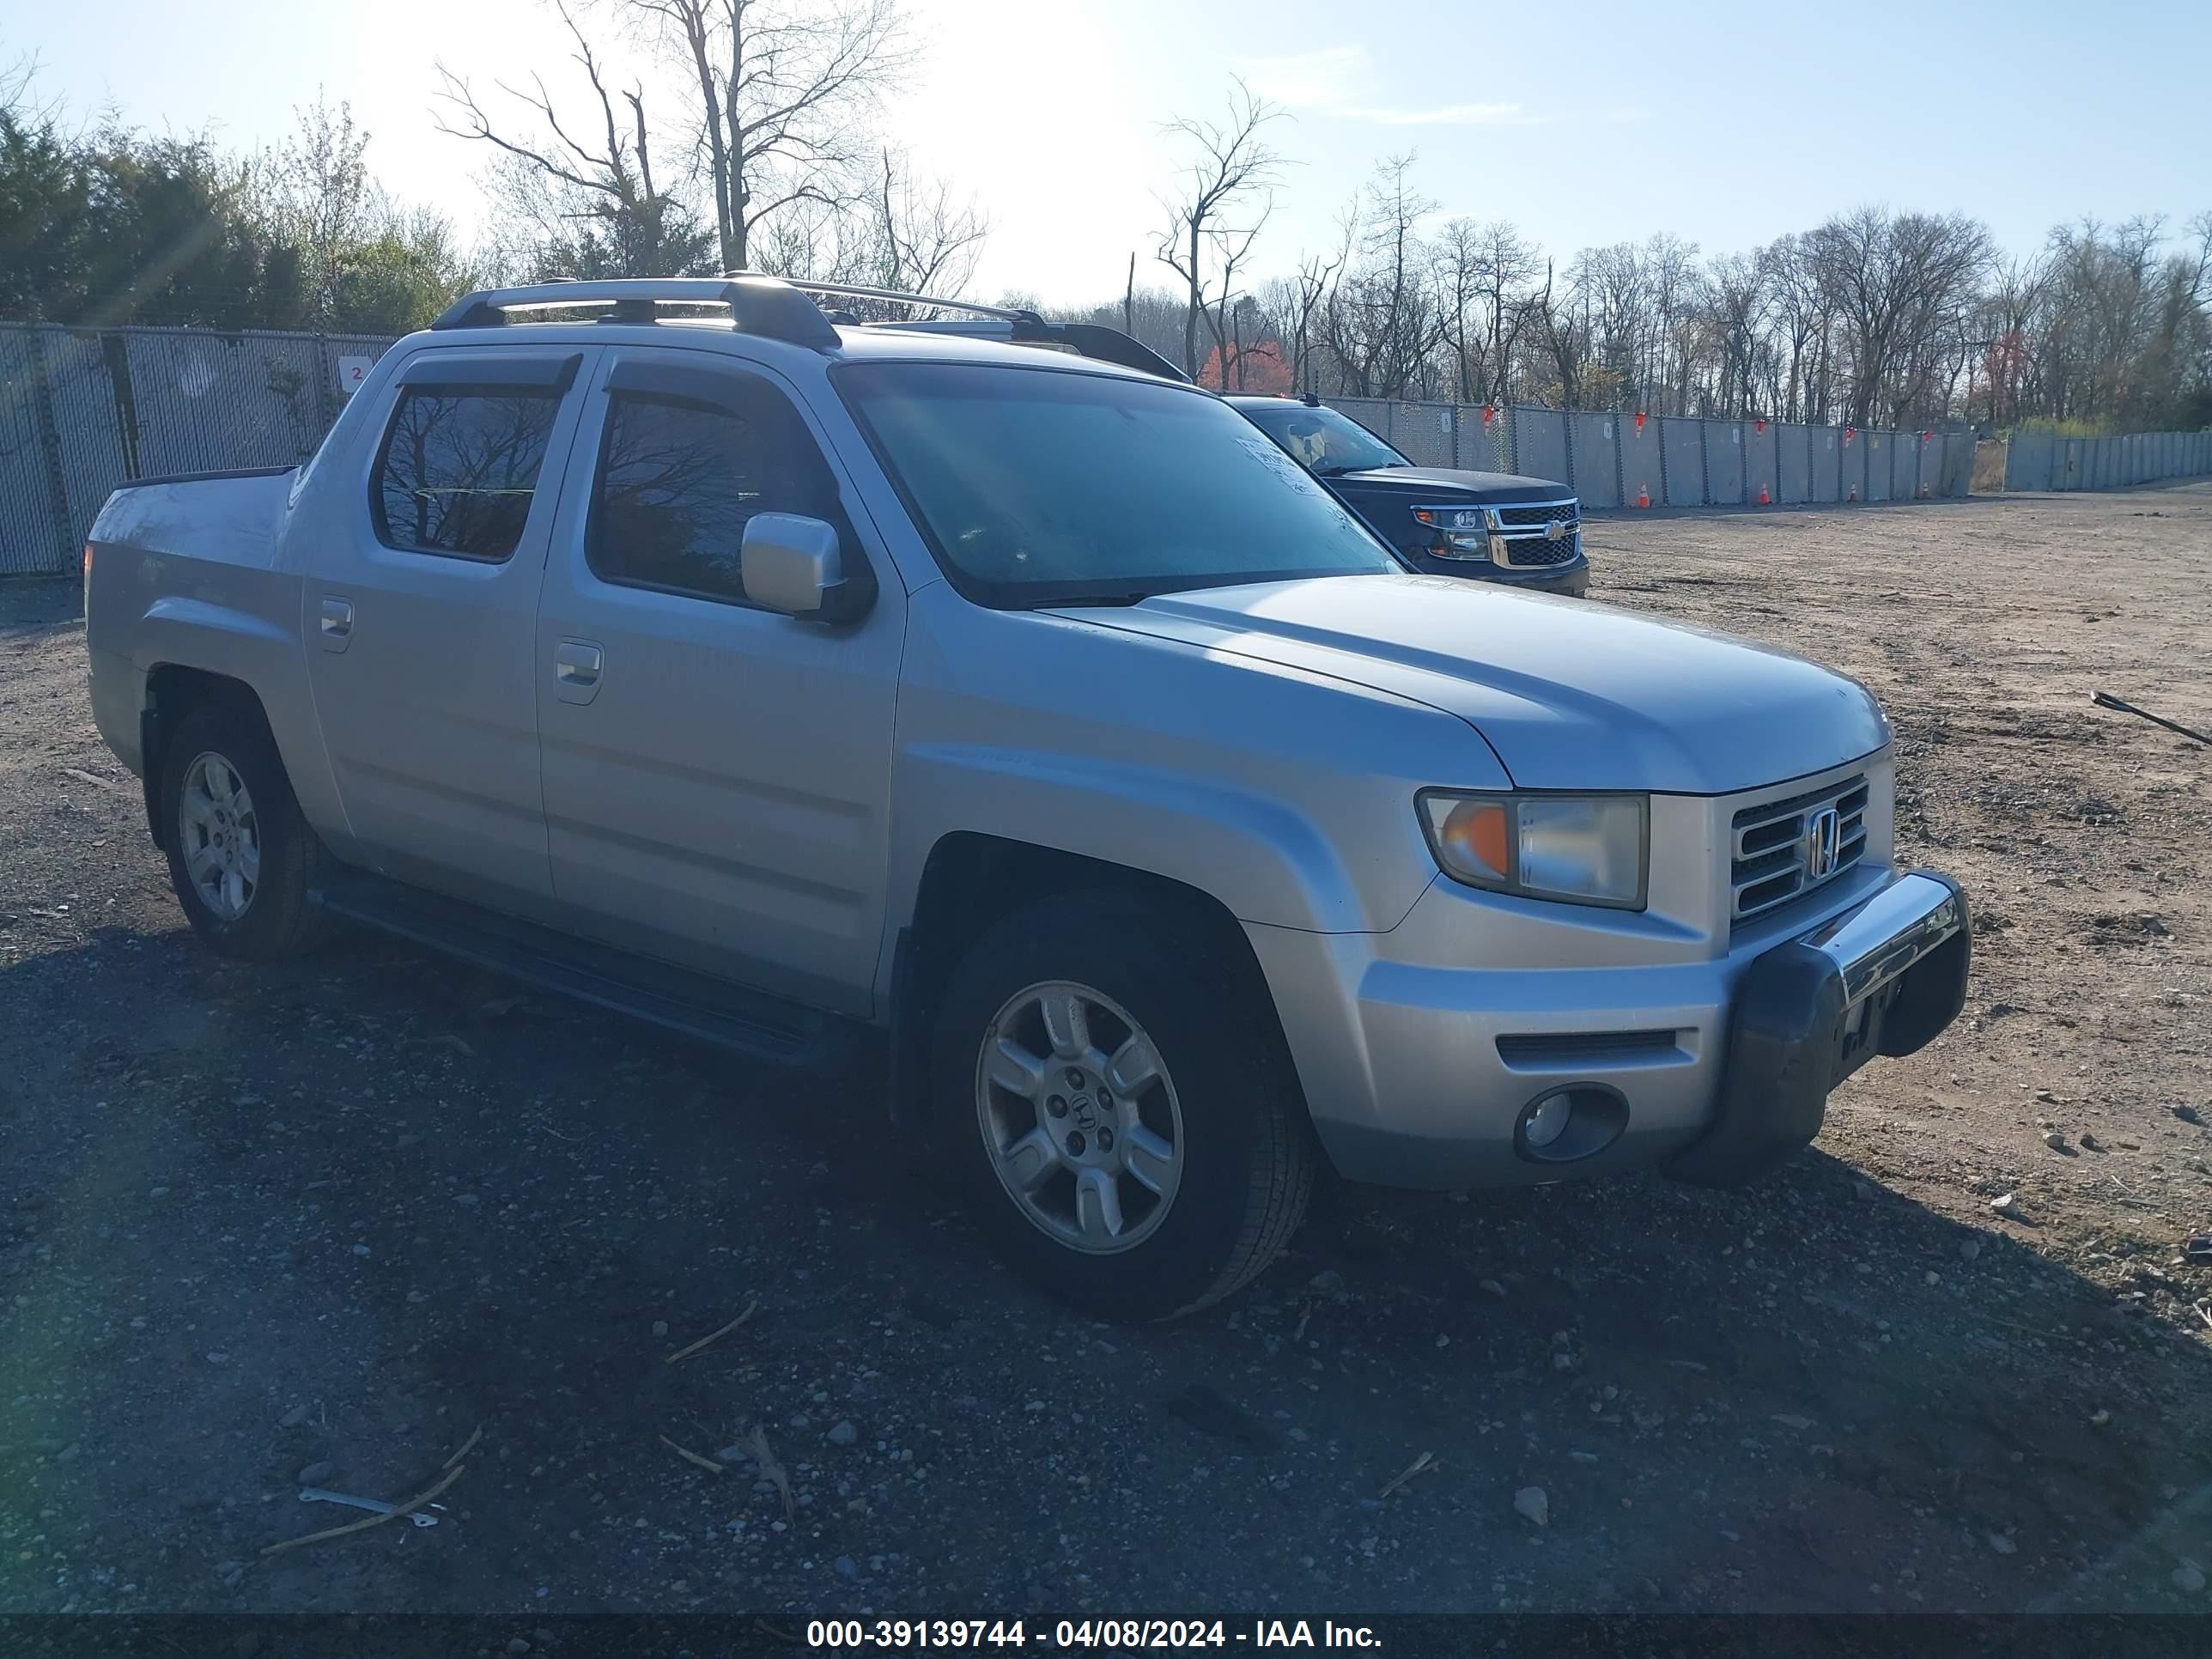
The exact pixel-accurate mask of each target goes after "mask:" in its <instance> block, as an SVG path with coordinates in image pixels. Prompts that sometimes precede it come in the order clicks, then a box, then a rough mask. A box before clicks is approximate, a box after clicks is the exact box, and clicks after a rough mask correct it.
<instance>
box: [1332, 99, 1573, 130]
mask: <svg viewBox="0 0 2212 1659" xmlns="http://www.w3.org/2000/svg"><path fill="white" fill-rule="evenodd" d="M1329 113H1330V114H1331V115H1339V116H1343V117H1345V118H1346V119H1349V120H1354V121H1376V122H1379V123H1380V124H1382V125H1383V126H1386V127H1526V126H1534V125H1535V124H1536V123H1537V122H1538V121H1539V120H1540V119H1542V118H1541V117H1540V116H1535V115H1531V114H1530V113H1529V112H1528V111H1527V110H1525V109H1523V108H1522V106H1520V105H1518V104H1446V105H1443V106H1441V107H1439V108H1437V109H1333V110H1331V111H1329Z"/></svg>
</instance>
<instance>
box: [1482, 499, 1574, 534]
mask: <svg viewBox="0 0 2212 1659" xmlns="http://www.w3.org/2000/svg"><path fill="white" fill-rule="evenodd" d="M1490 510H1491V511H1492V513H1496V514H1497V515H1498V523H1499V524H1500V525H1501V526H1504V528H1506V529H1508V530H1517V529H1521V528H1523V527H1525V526H1534V527H1535V528H1536V529H1538V530H1541V529H1542V528H1543V527H1544V526H1546V525H1547V524H1549V523H1551V522H1552V520H1554V519H1559V520H1564V521H1565V522H1566V523H1568V524H1572V523H1573V522H1574V521H1575V520H1576V519H1577V517H1579V516H1580V515H1579V514H1578V513H1576V511H1575V504H1574V503H1573V502H1572V501H1538V502H1536V503H1534V505H1533V506H1528V507H1492V508H1491V509H1490Z"/></svg>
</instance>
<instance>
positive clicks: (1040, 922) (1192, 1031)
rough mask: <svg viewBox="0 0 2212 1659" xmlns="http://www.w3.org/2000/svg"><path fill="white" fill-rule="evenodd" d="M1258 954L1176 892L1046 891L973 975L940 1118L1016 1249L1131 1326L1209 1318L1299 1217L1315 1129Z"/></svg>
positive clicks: (1003, 1243)
mask: <svg viewBox="0 0 2212 1659" xmlns="http://www.w3.org/2000/svg"><path fill="white" fill-rule="evenodd" d="M1245 968H1246V964H1242V963H1237V962H1236V961H1235V960H1234V959H1233V958H1232V957H1230V955H1229V953H1228V951H1226V950H1225V948H1224V947H1223V945H1222V944H1221V942H1219V941H1218V940H1217V939H1213V938H1212V937H1211V936H1210V934H1209V933H1208V932H1207V930H1206V929H1204V928H1203V927H1198V926H1195V925H1194V923H1193V921H1192V920H1191V919H1190V918H1188V916H1187V915H1183V914H1182V913H1181V912H1179V911H1178V910H1177V909H1176V908H1174V907H1172V906H1169V905H1165V904H1161V903H1158V902H1152V901H1151V900H1148V899H1134V900H1133V899H1130V898H1127V897H1125V896H1118V895H1108V894H1103V893H1097V894H1074V895H1067V896H1058V897H1054V898H1050V899H1046V900H1043V901H1041V902H1037V903H1035V904H1032V905H1030V906H1028V907H1027V908H1024V909H1023V910H1021V911H1019V912H1018V913H1016V914H1015V915H1011V916H1008V917H1006V919H1004V920H1003V921H1000V922H999V923H998V924H997V925H996V926H995V927H992V928H991V929H990V930H989V931H988V932H987V933H985V934H984V936H983V937H982V938H981V939H978V940H977V941H976V942H975V945H973V946H972V947H971V948H970V949H969V951H968V952H967V954H966V955H965V956H964V957H963V959H962V960H961V962H960V963H959V965H958V966H957V968H956V969H954V971H953V974H952V976H951V980H950V981H949V982H948V983H947V985H946V987H945V995H944V997H943V1000H942V1001H941V1002H940V1005H939V1016H938V1020H937V1028H936V1033H935V1039H934V1054H933V1063H934V1070H935V1073H936V1078H935V1081H936V1109H937V1113H938V1121H939V1124H940V1126H941V1127H942V1129H943V1131H944V1133H945V1135H946V1136H947V1138H948V1139H949V1142H950V1146H951V1152H952V1156H953V1158H954V1161H955V1163H956V1164H957V1166H958V1167H959V1168H960V1169H961V1170H962V1171H963V1176H964V1177H965V1180H966V1182H967V1185H968V1187H969V1189H970V1191H971V1193H972V1194H974V1196H975V1200H976V1201H977V1203H978V1206H979V1209H980V1213H981V1219H982V1221H983V1224H984V1225H985V1227H986V1229H987V1231H988V1232H989V1233H990V1235H991V1237H992V1239H993V1241H994V1243H995V1244H996V1246H997V1247H998V1249H1000V1253H1001V1254H1002V1255H1005V1256H1006V1258H1007V1260H1008V1261H1010V1262H1011V1263H1012V1265H1013V1266H1014V1267H1016V1268H1017V1269H1018V1270H1019V1271H1020V1272H1021V1273H1024V1275H1025V1276H1026V1277H1028V1278H1029V1279H1031V1280H1033V1281H1034V1282H1036V1283H1037V1284H1038V1285H1041V1286H1042V1287H1043V1288H1044V1289H1046V1290H1048V1291H1051V1292H1052V1293H1053V1294H1054V1295H1056V1296H1058V1297H1061V1298H1062V1299H1063V1300H1066V1301H1067V1302H1070V1303H1073V1304H1075V1305H1077V1306H1079V1307H1081V1308H1083V1309H1085V1310H1088V1311H1091V1312H1094V1313H1100V1314H1104V1315H1107V1316H1111V1317H1115V1318H1124V1319H1151V1318H1159V1317H1163V1316H1168V1315H1171V1314H1175V1313H1180V1312H1188V1311H1189V1310H1194V1309H1196V1308H1200V1307H1203V1306H1204V1305H1206V1304H1207V1303H1210V1302H1213V1301H1217V1300H1218V1299H1219V1298H1221V1297H1225V1296H1227V1295H1229V1294H1230V1293H1231V1292H1232V1291H1236V1290H1237V1289H1238V1288H1239V1287H1240V1286H1242V1285H1244V1284H1245V1283H1246V1282H1247V1281H1249V1279H1252V1278H1253V1277H1254V1276H1255V1275H1256V1274H1257V1273H1259V1272H1260V1271H1261V1269H1262V1268H1263V1267H1266V1266H1267V1263H1268V1261H1270V1260H1272V1259H1273V1256H1274V1255H1276V1253H1277V1252H1278V1251H1279V1250H1280V1249H1281V1248H1282V1246H1283V1245H1284V1243H1286V1242H1287V1241H1288V1239H1289V1238H1290V1237H1291V1234H1292V1233H1293V1232H1294V1231H1296V1230H1297V1225H1298V1222H1299V1219H1300V1218H1302V1217H1303V1215H1304V1211H1305V1205H1306V1200H1307V1196H1308V1194H1309V1193H1310V1190H1311V1187H1312V1182H1313V1165H1314V1151H1313V1147H1312V1142H1311V1132H1310V1129H1309V1127H1308V1126H1307V1125H1306V1123H1305V1121H1304V1104H1303V1103H1302V1101H1301V1100H1300V1099H1299V1097H1298V1096H1297V1086H1296V1084H1295V1082H1294V1081H1293V1079H1292V1078H1291V1074H1290V1070H1289V1066H1288V1065H1287V1063H1286V1057H1285V1055H1284V1054H1282V1052H1281V1046H1282V1045H1281V1041H1280V1037H1279V1034H1278V1033H1277V1031H1276V1030H1275V1028H1274V1023H1273V1018H1272V1016H1271V1014H1270V1012H1269V1011H1268V1010H1267V1007H1266V1006H1265V1004H1264V1002H1263V1001H1262V1000H1261V993H1259V992H1258V991H1257V990H1256V988H1249V989H1248V988H1247V987H1248V985H1249V981H1250V979H1251V978H1252V975H1250V974H1249V971H1240V970H1242V969H1245Z"/></svg>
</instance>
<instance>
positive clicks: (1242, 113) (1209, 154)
mask: <svg viewBox="0 0 2212 1659" xmlns="http://www.w3.org/2000/svg"><path fill="white" fill-rule="evenodd" d="M1232 84H1233V86H1234V88H1235V90H1233V91H1232V92H1231V94H1230V95H1229V116H1228V119H1227V120H1225V121H1221V122H1214V121H1207V120H1203V119H1200V118H1197V117H1194V116H1182V117H1180V118H1177V119H1176V120H1174V121H1171V122H1170V123H1169V124H1168V125H1167V127H1166V131H1167V132H1168V133H1169V134H1170V135H1171V136H1174V137H1181V138H1183V139H1187V140H1188V141H1189V143H1190V144H1191V145H1192V146H1193V147H1194V149H1195V150H1196V152H1197V153H1196V155H1194V157H1193V159H1192V161H1191V162H1190V165H1189V167H1188V168H1187V169H1186V171H1185V173H1184V181H1183V187H1182V191H1181V193H1180V194H1179V195H1177V196H1176V197H1175V198H1174V199H1172V200H1163V201H1162V203H1161V206H1163V207H1164V208H1165V209H1166V210H1167V214H1168V228H1167V229H1166V231H1165V232H1164V233H1163V234H1162V235H1161V237H1160V242H1159V247H1158V258H1159V261H1160V263H1161V264H1164V265H1166V266H1167V267H1168V268H1169V269H1170V270H1173V271H1174V272H1175V273H1176V276H1179V277H1181V278H1182V283H1183V289H1184V295H1185V300H1184V308H1183V324H1182V360H1183V373H1185V374H1188V375H1190V376H1191V377H1192V378H1193V379H1194V380H1195V379H1196V378H1197V376H1198V325H1199V319H1200V317H1201V316H1202V315H1204V314H1205V313H1206V310H1207V307H1208V306H1209V303H1210V299H1209V296H1210V295H1212V294H1213V293H1214V292H1215V287H1214V285H1215V283H1216V282H1217V281H1218V282H1219V284H1220V287H1219V295H1220V298H1221V301H1222V303H1223V304H1226V303H1227V302H1228V297H1229V280H1230V278H1231V277H1233V276H1234V275H1235V270H1234V267H1235V265H1236V264H1237V263H1238V262H1239V261H1241V260H1242V259H1243V258H1244V257H1245V256H1246V255H1247V254H1249V252H1250V251H1251V246H1252V242H1253V240H1254V239H1255V237H1256V236H1257V235H1258V234H1259V228H1260V226H1261V224H1263V223H1264V222H1266V219H1267V210H1268V209H1269V207H1270V206H1271V205H1272V204H1273V196H1274V185H1275V181H1276V179H1277V177H1278V176H1279V173H1280V171H1281V167H1282V158H1281V157H1280V156H1279V155H1276V153H1275V152H1274V151H1273V149H1270V148H1269V147H1268V145H1267V141H1266V139H1265V138H1264V137H1262V135H1261V129H1262V128H1263V127H1265V126H1266V125H1267V123H1268V122H1270V121H1273V120H1274V119H1276V118H1278V117H1279V115H1280V114H1281V112H1280V111H1279V110H1278V109H1276V108H1275V107H1274V106H1273V105H1272V104H1270V103H1268V102H1267V100H1265V99H1262V98H1255V97H1254V96H1253V95H1252V92H1251V89H1250V88H1249V87H1247V86H1246V85H1245V84H1244V83H1243V82H1242V81H1237V80H1234V79H1233V77H1232ZM1240 221H1243V222H1240ZM1225 258H1226V259H1227V263H1228V264H1229V266H1230V270H1228V271H1227V272H1226V273H1225V274H1223V275H1220V276H1218V277H1217V275H1216V272H1217V270H1218V268H1219V267H1220V266H1221V265H1222V264H1223V263H1224V260H1225Z"/></svg>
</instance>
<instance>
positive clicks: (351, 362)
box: [338, 357, 376, 398]
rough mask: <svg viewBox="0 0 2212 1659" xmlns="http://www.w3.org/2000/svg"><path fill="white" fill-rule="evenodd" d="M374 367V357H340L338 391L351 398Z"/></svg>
mask: <svg viewBox="0 0 2212 1659" xmlns="http://www.w3.org/2000/svg"><path fill="white" fill-rule="evenodd" d="M375 367H376V359H375V358H374V357H341V358H339V359H338V390H339V391H341V392H344V393H345V395H346V396H347V397H349V398H350V397H352V396H353V394H354V392H355V391H356V389H357V388H358V387H359V386H360V385H361V383H362V381H363V380H367V379H368V371H369V370H370V369H372V368H375Z"/></svg>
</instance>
